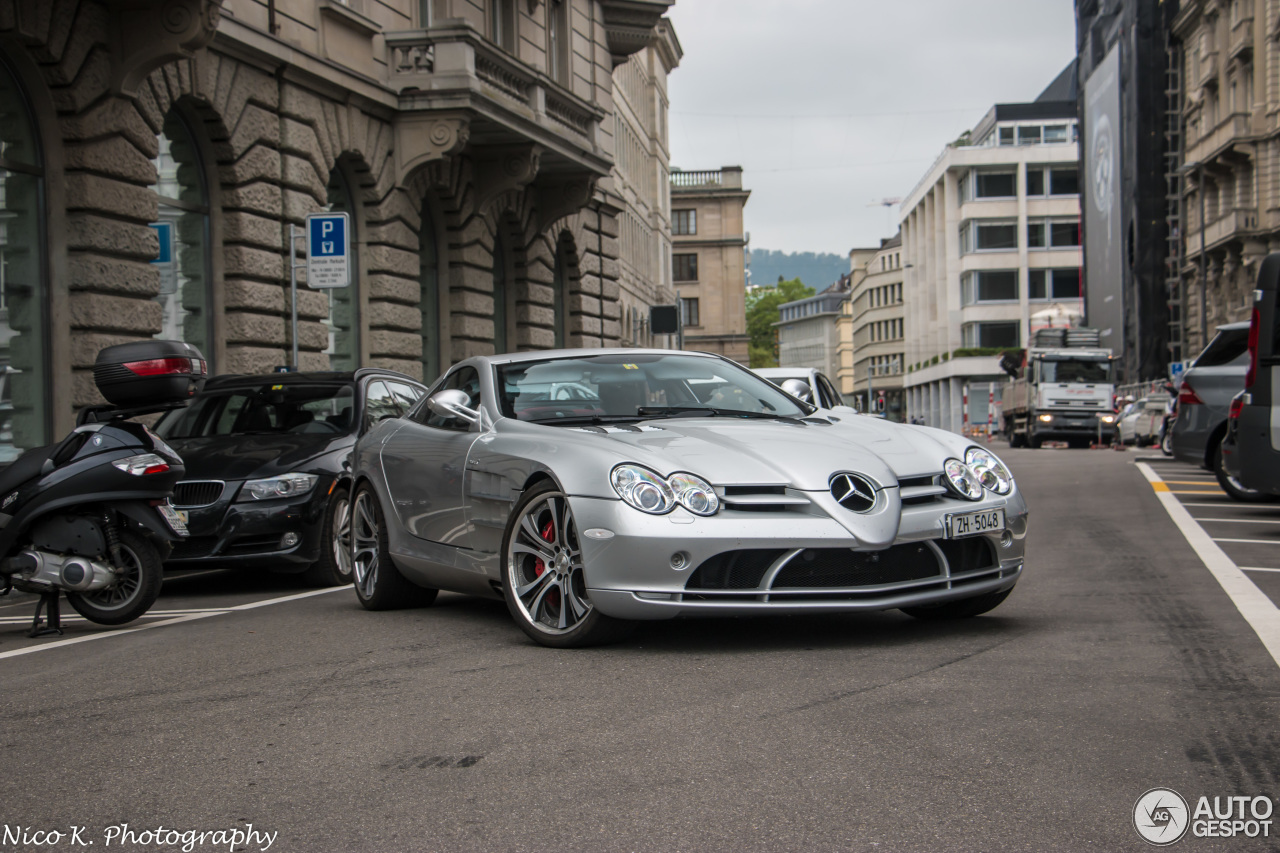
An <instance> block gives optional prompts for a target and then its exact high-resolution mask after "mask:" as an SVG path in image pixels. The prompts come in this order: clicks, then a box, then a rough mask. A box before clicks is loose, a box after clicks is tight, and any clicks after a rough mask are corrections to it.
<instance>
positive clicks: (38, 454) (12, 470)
mask: <svg viewBox="0 0 1280 853" xmlns="http://www.w3.org/2000/svg"><path fill="white" fill-rule="evenodd" d="M59 446H60V444H49V445H46V446H45V447H33V448H31V449H30V450H28V451H27V452H26V453H24V454H22V455H21V456H19V457H18V458H17V459H15V460H13V461H12V462H10V463H9V465H8V466H7V467H6V468H5V469H4V470H3V471H0V501H2V500H4V499H5V497H7V496H8V494H9V492H12V491H13V490H14V489H16V488H18V487H19V486H21V485H22V484H23V483H25V482H27V481H28V480H31V479H34V478H36V477H39V476H40V469H41V468H43V467H44V463H45V460H46V459H49V458H50V457H52V456H53V454H54V453H55V452H56V451H57V449H58V447H59Z"/></svg>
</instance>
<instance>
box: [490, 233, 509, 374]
mask: <svg viewBox="0 0 1280 853" xmlns="http://www.w3.org/2000/svg"><path fill="white" fill-rule="evenodd" d="M493 351H494V352H495V353H503V352H506V351H507V250H506V246H505V245H504V244H503V240H502V232H498V233H497V234H495V235H494V237H493Z"/></svg>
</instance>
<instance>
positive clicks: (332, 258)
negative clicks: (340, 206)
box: [307, 213, 351, 290]
mask: <svg viewBox="0 0 1280 853" xmlns="http://www.w3.org/2000/svg"><path fill="white" fill-rule="evenodd" d="M349 284H351V218H350V217H349V216H348V215H347V214H345V213H313V214H311V215H310V216H308V217H307V286H308V287H311V288H313V289H320V290H323V289H326V288H335V287H346V286H348V285H349Z"/></svg>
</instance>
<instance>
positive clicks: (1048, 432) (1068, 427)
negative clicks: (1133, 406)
mask: <svg viewBox="0 0 1280 853" xmlns="http://www.w3.org/2000/svg"><path fill="white" fill-rule="evenodd" d="M1098 424H1099V420H1098V418H1097V416H1096V415H1094V414H1093V413H1084V412H1073V413H1071V414H1058V413H1054V416H1053V420H1051V421H1048V422H1045V421H1042V420H1040V419H1039V418H1038V417H1037V418H1035V419H1033V420H1032V422H1031V433H1032V435H1034V436H1036V437H1037V438H1041V439H1047V440H1049V441H1053V440H1054V439H1072V438H1090V439H1094V440H1097V438H1098V435H1099V432H1098ZM1118 430H1119V427H1118V424H1117V423H1116V422H1112V423H1109V424H1108V423H1103V424H1102V432H1101V435H1102V442H1103V443H1104V444H1105V443H1108V442H1110V441H1112V440H1113V439H1114V438H1115V436H1116V435H1117V433H1118Z"/></svg>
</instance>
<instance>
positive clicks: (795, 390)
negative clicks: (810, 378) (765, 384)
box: [782, 379, 813, 403]
mask: <svg viewBox="0 0 1280 853" xmlns="http://www.w3.org/2000/svg"><path fill="white" fill-rule="evenodd" d="M782 390H783V391H786V392H787V393H788V394H790V395H791V396H792V397H796V398H797V399H800V400H804V401H805V402H806V403H812V402H813V389H812V388H810V387H809V383H808V382H805V381H804V380H803V379H784V380H782Z"/></svg>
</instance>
